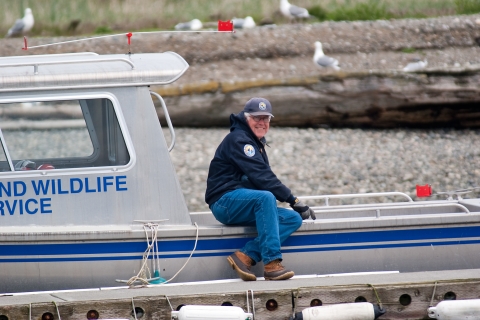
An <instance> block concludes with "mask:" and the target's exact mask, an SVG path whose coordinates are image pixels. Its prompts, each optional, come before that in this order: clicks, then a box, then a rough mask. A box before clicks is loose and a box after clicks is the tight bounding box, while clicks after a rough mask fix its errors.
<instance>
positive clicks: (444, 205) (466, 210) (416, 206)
mask: <svg viewBox="0 0 480 320" xmlns="http://www.w3.org/2000/svg"><path fill="white" fill-rule="evenodd" d="M437 207H457V208H460V209H462V210H463V211H464V212H465V213H470V210H468V209H467V208H466V207H465V206H463V205H461V204H458V203H443V204H442V203H439V204H414V205H405V206H390V207H382V208H350V209H332V210H328V212H329V213H330V212H331V213H334V212H355V211H375V213H376V217H377V218H380V216H381V215H380V211H381V210H400V209H415V208H437ZM312 209H313V211H315V213H320V212H325V211H327V210H315V208H314V207H312Z"/></svg>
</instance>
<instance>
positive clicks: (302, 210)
mask: <svg viewBox="0 0 480 320" xmlns="http://www.w3.org/2000/svg"><path fill="white" fill-rule="evenodd" d="M290 207H292V209H293V210H295V211H297V212H298V213H299V214H300V216H301V217H302V220H305V219H308V218H310V217H311V218H312V220H315V219H316V217H315V212H314V211H313V210H312V209H310V207H309V206H307V205H306V204H304V203H303V202H301V201H300V200H298V198H296V199H295V203H294V204H293V205H290Z"/></svg>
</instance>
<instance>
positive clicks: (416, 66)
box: [402, 58, 428, 72]
mask: <svg viewBox="0 0 480 320" xmlns="http://www.w3.org/2000/svg"><path fill="white" fill-rule="evenodd" d="M413 60H414V62H410V63H409V64H407V65H406V66H405V68H403V69H402V70H403V71H405V72H413V71H418V70H422V69H423V68H425V67H426V66H427V64H428V62H427V59H425V61H422V60H420V59H418V58H416V59H413Z"/></svg>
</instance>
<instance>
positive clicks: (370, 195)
mask: <svg viewBox="0 0 480 320" xmlns="http://www.w3.org/2000/svg"><path fill="white" fill-rule="evenodd" d="M393 196H400V197H403V198H405V199H407V200H408V202H413V200H412V198H411V197H410V196H409V195H408V194H406V193H403V192H396V191H395V192H376V193H353V194H329V195H316V196H301V197H298V198H299V199H300V200H319V199H324V200H325V206H329V200H330V199H355V198H378V197H393Z"/></svg>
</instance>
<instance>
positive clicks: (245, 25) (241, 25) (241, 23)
mask: <svg viewBox="0 0 480 320" xmlns="http://www.w3.org/2000/svg"><path fill="white" fill-rule="evenodd" d="M232 22H233V27H234V28H238V29H250V28H254V27H255V21H253V18H252V17H250V16H248V17H246V18H245V19H238V18H233V19H232Z"/></svg>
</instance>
